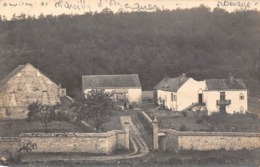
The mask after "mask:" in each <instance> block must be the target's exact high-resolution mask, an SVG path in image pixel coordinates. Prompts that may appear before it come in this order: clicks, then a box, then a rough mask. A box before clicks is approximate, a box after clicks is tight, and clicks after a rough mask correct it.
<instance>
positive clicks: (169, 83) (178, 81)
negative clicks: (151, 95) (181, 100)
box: [153, 76, 189, 92]
mask: <svg viewBox="0 0 260 167" xmlns="http://www.w3.org/2000/svg"><path fill="white" fill-rule="evenodd" d="M188 79H189V78H187V77H186V76H181V77H178V78H164V79H163V80H161V82H159V83H158V84H157V85H156V86H155V87H154V88H153V89H156V90H164V91H171V92H177V91H178V90H179V88H180V87H181V86H182V85H183V84H184V83H185V82H186V81H187V80H188Z"/></svg>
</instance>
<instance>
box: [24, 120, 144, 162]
mask: <svg viewBox="0 0 260 167" xmlns="http://www.w3.org/2000/svg"><path fill="white" fill-rule="evenodd" d="M125 118H126V117H121V119H125ZM127 119H128V120H129V125H130V142H131V143H132V145H133V148H134V151H133V152H131V153H127V154H121V155H111V156H108V155H105V156H87V155H81V154H72V155H51V156H49V155H48V154H46V153H45V154H41V155H39V154H29V155H24V156H23V158H22V162H35V161H36V162H39V161H41V162H50V161H61V160H62V161H65V162H71V161H73V162H82V161H110V160H124V159H125V160H126V159H133V158H139V157H143V156H145V155H146V154H148V152H149V149H148V146H147V144H146V143H145V141H144V140H143V138H142V137H141V133H140V130H139V129H138V128H137V126H136V123H135V122H134V121H133V120H132V119H131V117H129V116H127Z"/></svg>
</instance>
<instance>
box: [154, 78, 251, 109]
mask: <svg viewBox="0 0 260 167" xmlns="http://www.w3.org/2000/svg"><path fill="white" fill-rule="evenodd" d="M154 100H155V102H156V103H159V104H162V105H163V106H165V107H167V108H168V109H170V110H172V111H185V110H190V109H192V108H193V109H194V108H196V107H198V106H199V107H201V108H205V109H206V110H207V111H208V114H211V113H212V112H220V111H223V112H227V113H234V112H243V113H244V112H245V111H247V109H248V107H247V89H246V86H245V83H244V81H243V80H242V79H235V78H233V76H231V75H230V76H229V78H228V79H206V80H204V81H196V80H194V79H192V78H187V77H186V76H185V75H182V76H181V77H178V78H167V77H166V78H164V79H163V80H162V81H161V82H159V83H158V84H157V85H156V86H155V87H154ZM203 106H204V107H203Z"/></svg>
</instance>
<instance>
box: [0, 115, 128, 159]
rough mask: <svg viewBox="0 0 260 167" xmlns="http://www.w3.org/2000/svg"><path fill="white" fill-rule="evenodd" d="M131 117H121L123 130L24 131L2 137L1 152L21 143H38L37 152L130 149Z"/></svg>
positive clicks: (15, 148) (104, 151) (12, 149)
mask: <svg viewBox="0 0 260 167" xmlns="http://www.w3.org/2000/svg"><path fill="white" fill-rule="evenodd" d="M129 119H130V118H124V119H121V124H122V127H123V130H112V131H109V132H104V133H22V134H20V135H19V137H0V153H1V152H5V151H9V152H15V151H17V150H18V149H19V144H20V143H26V142H27V141H31V142H33V143H36V145H37V149H35V150H33V152H35V153H39V152H41V153H42V152H46V153H91V154H111V153H112V152H113V151H114V150H116V149H129V136H130V128H129Z"/></svg>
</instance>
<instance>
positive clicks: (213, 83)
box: [205, 79, 246, 90]
mask: <svg viewBox="0 0 260 167" xmlns="http://www.w3.org/2000/svg"><path fill="white" fill-rule="evenodd" d="M205 81H206V86H207V89H208V90H236V89H238V90H241V89H246V85H245V83H244V81H243V79H233V80H232V81H230V80H229V79H206V80H205Z"/></svg>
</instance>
